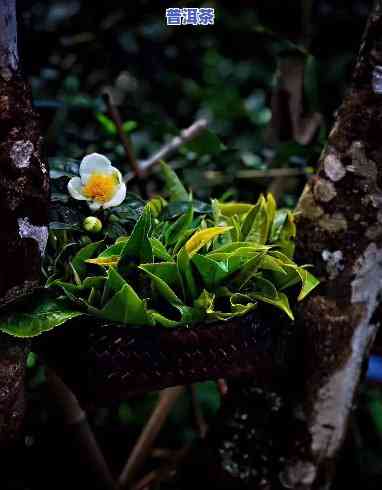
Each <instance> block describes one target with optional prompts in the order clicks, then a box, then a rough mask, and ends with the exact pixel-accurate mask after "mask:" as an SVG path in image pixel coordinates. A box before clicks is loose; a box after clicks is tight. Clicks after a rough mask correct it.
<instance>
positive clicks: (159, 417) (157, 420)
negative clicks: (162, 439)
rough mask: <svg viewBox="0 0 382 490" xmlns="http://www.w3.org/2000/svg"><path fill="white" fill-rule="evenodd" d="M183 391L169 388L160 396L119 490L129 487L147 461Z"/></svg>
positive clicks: (125, 469) (125, 468)
mask: <svg viewBox="0 0 382 490" xmlns="http://www.w3.org/2000/svg"><path fill="white" fill-rule="evenodd" d="M183 391H184V387H182V386H178V387H175V388H168V389H167V390H164V391H162V393H161V394H160V396H159V402H158V404H157V406H156V407H155V409H154V411H153V413H152V414H151V417H150V419H149V420H148V422H147V424H146V425H145V427H144V429H143V431H142V433H141V435H140V436H139V438H138V440H137V442H136V444H135V446H134V448H133V450H132V451H131V453H130V456H129V459H128V461H127V463H126V465H125V466H124V468H123V470H122V472H121V475H120V477H119V479H118V485H117V489H118V490H124V489H126V488H127V487H128V485H129V484H130V483H131V482H132V480H133V479H134V477H135V476H136V474H137V472H138V471H139V469H140V468H141V467H142V465H143V464H144V462H145V461H146V459H147V457H148V455H149V454H150V452H151V449H152V446H153V444H154V442H155V439H156V437H157V435H158V433H159V431H160V430H161V428H162V426H163V424H164V422H165V421H166V419H167V416H168V414H169V412H170V411H171V409H172V407H173V406H174V404H175V402H176V400H177V399H178V398H179V396H180V395H181V394H182V393H183Z"/></svg>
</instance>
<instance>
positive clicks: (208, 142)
mask: <svg viewBox="0 0 382 490" xmlns="http://www.w3.org/2000/svg"><path fill="white" fill-rule="evenodd" d="M184 146H185V147H186V148H187V149H188V150H190V151H192V152H194V153H196V154H197V155H201V156H203V155H217V154H219V153H220V152H221V151H222V149H223V145H222V143H221V141H220V139H219V138H218V137H217V136H216V134H215V133H213V132H212V131H210V130H208V129H205V130H204V131H203V132H202V133H201V134H199V135H198V136H197V137H196V138H194V139H193V140H192V141H190V142H189V143H187V144H186V145H184Z"/></svg>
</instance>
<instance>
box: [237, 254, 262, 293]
mask: <svg viewBox="0 0 382 490" xmlns="http://www.w3.org/2000/svg"><path fill="white" fill-rule="evenodd" d="M264 255H265V252H258V253H257V254H256V255H254V256H253V257H252V258H251V259H249V260H248V261H247V262H246V263H245V265H244V266H243V267H242V268H241V269H240V270H239V272H238V273H237V274H236V275H235V277H234V278H233V280H232V281H231V285H232V286H233V287H234V288H235V289H236V290H238V291H240V290H241V289H243V288H244V287H245V286H246V284H247V283H248V281H249V280H250V279H251V278H252V277H253V275H254V274H255V273H256V272H257V271H258V269H259V267H260V264H261V262H262V260H263V258H264Z"/></svg>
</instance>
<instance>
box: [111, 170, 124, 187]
mask: <svg viewBox="0 0 382 490" xmlns="http://www.w3.org/2000/svg"><path fill="white" fill-rule="evenodd" d="M112 169H113V172H114V173H115V174H116V176H117V177H118V184H122V174H121V172H120V171H119V170H118V169H117V168H115V167H112Z"/></svg>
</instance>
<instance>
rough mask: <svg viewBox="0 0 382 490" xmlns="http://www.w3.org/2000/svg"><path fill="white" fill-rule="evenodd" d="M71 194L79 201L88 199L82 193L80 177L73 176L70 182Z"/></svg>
mask: <svg viewBox="0 0 382 490" xmlns="http://www.w3.org/2000/svg"><path fill="white" fill-rule="evenodd" d="M68 192H69V194H70V195H71V196H72V197H73V198H74V199H77V200H79V201H88V198H87V197H85V196H84V195H83V194H82V182H81V179H80V178H79V177H72V178H71V179H70V180H69V182H68Z"/></svg>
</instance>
